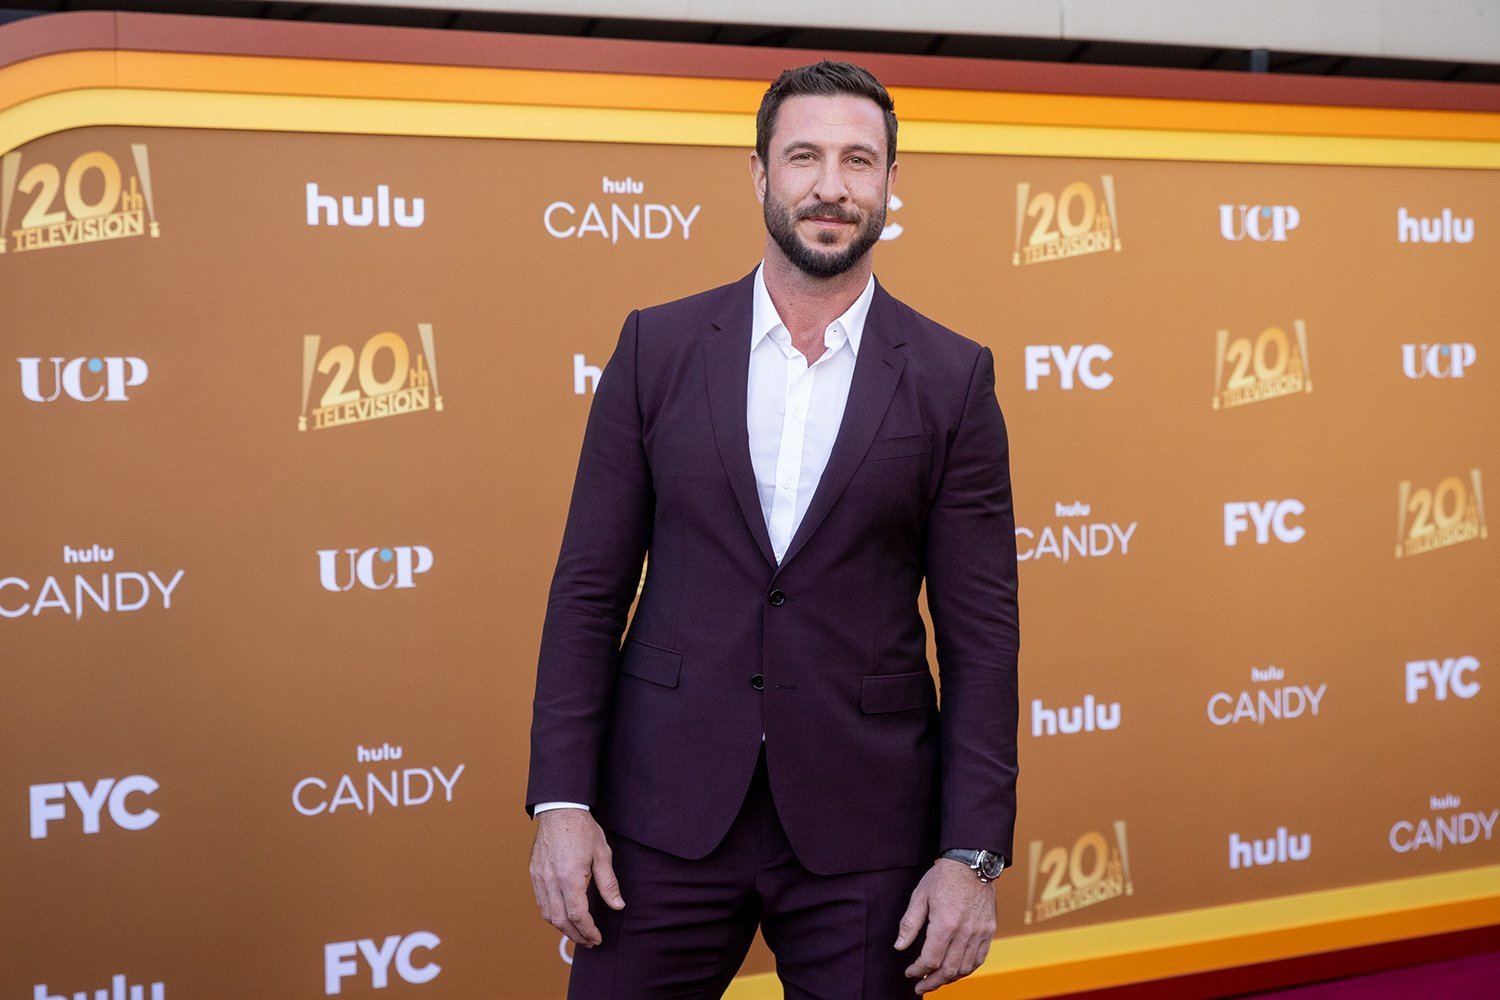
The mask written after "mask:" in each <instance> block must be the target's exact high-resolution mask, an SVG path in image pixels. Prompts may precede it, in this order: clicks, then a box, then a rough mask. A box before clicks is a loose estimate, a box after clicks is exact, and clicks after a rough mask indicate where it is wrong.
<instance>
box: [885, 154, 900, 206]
mask: <svg viewBox="0 0 1500 1000" xmlns="http://www.w3.org/2000/svg"><path fill="white" fill-rule="evenodd" d="M900 166H901V164H899V163H892V164H891V169H890V170H888V171H886V175H885V207H886V208H890V207H891V195H893V194H895V193H896V172H897V169H898V168H899V167H900Z"/></svg>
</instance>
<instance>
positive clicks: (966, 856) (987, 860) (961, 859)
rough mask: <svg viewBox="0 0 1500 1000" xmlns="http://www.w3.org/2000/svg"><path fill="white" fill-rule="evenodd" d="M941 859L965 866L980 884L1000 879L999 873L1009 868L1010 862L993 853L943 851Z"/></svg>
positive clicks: (956, 850)
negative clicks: (977, 878) (977, 877)
mask: <svg viewBox="0 0 1500 1000" xmlns="http://www.w3.org/2000/svg"><path fill="white" fill-rule="evenodd" d="M942 856H943V857H945V858H947V859H948V860H949V861H957V862H958V863H959V864H962V865H967V866H968V867H969V868H970V869H971V870H972V871H973V872H974V874H975V875H977V876H979V881H981V882H993V881H995V879H997V878H999V877H1000V873H1001V872H1003V871H1005V869H1006V868H1009V867H1010V862H1008V861H1006V860H1005V859H1004V858H1003V857H1001V856H1000V855H998V854H996V853H995V852H994V851H965V850H958V849H955V850H951V851H944V852H943V854H942Z"/></svg>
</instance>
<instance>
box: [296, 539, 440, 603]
mask: <svg viewBox="0 0 1500 1000" xmlns="http://www.w3.org/2000/svg"><path fill="white" fill-rule="evenodd" d="M377 562H378V563H379V564H380V565H378V566H377V565H376V564H377ZM341 564H347V566H348V577H347V579H346V580H345V581H344V582H340V580H339V577H340V574H341ZM430 569H432V550H431V549H429V548H428V547H427V546H425V545H397V546H393V547H392V546H387V547H386V548H374V549H365V550H363V551H361V550H359V549H319V550H318V580H319V582H321V583H322V584H323V589H324V590H331V591H333V592H334V593H338V592H340V591H344V590H350V589H352V588H353V586H354V585H355V584H356V583H358V584H359V585H360V586H361V587H364V588H365V589H366V590H385V589H386V588H387V587H394V588H395V589H396V590H410V589H411V588H412V587H415V586H416V585H417V583H416V577H417V576H419V575H421V574H422V573H426V572H427V571H428V570H430Z"/></svg>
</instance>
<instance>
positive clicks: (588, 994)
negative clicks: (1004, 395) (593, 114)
mask: <svg viewBox="0 0 1500 1000" xmlns="http://www.w3.org/2000/svg"><path fill="white" fill-rule="evenodd" d="M895 153H896V118H895V114H894V110H893V104H892V102H891V98H890V96H889V95H888V94H887V93H886V91H885V88H884V87H882V86H881V85H880V84H879V82H877V81H876V80H875V78H874V77H872V76H871V75H870V74H869V73H868V72H866V71H865V70H863V69H860V68H858V67H856V66H852V65H849V64H846V63H833V62H822V63H818V64H817V65H815V66H805V67H802V68H800V69H794V70H788V71H787V72H785V73H783V74H782V75H781V77H780V78H779V79H778V80H777V81H776V82H775V83H774V84H773V85H772V86H771V88H770V89H769V90H768V91H767V92H766V96H765V98H764V100H763V101H762V104H761V108H760V112H759V115H758V116H757V120H756V149H755V152H754V153H753V154H752V155H751V157H750V173H751V177H752V179H753V180H754V183H755V190H756V194H757V196H758V197H759V198H760V201H761V203H762V205H763V207H764V212H765V220H766V230H767V237H766V248H765V260H764V262H763V264H762V265H761V266H760V267H759V268H757V269H756V271H754V272H753V273H752V274H751V275H749V276H747V277H745V278H744V279H742V280H740V281H739V282H737V283H735V284H732V285H727V286H725V287H723V288H718V289H714V290H713V291H709V292H705V293H703V294H700V295H697V296H694V297H692V298H688V299H684V300H681V301H679V302H673V303H670V304H667V305H663V306H657V307H655V308H653V309H647V310H645V311H643V312H636V313H632V314H631V315H630V317H629V318H628V319H627V320H626V322H625V327H624V330H623V331H622V333H621V336H620V343H619V346H618V348H617V349H616V351H615V353H614V356H613V358H612V359H611V360H610V362H609V366H608V368H607V369H606V371H605V373H604V376H603V378H602V379H601V380H600V382H599V385H598V390H597V393H596V395H595V398H594V404H593V409H592V411H591V413H590V415H589V423H588V430H587V432H586V434H585V437H584V443H583V452H582V457H581V459H580V462H579V469H578V479H577V482H576V485H575V487H574V492H573V500H572V507H571V509H570V511H569V515H568V525H567V530H566V533H565V536H564V539H563V545H562V554H561V556H560V558H559V560H558V565H557V572H556V575H555V577H554V579H553V583H552V590H551V595H550V598H549V602H548V608H547V618H546V623H545V626H544V628H543V635H542V648H541V658H540V665H539V668H538V674H537V690H536V702H535V711H534V717H533V723H532V758H531V780H530V788H529V789H528V792H527V803H528V808H529V809H531V810H532V811H533V812H534V814H535V815H536V818H537V836H536V843H535V846H534V848H533V853H532V862H531V874H532V882H533V886H534V888H535V890H536V896H537V903H538V905H539V906H540V908H541V911H542V915H543V917H544V918H545V919H546V920H547V921H548V922H549V923H551V924H552V925H553V926H554V927H557V928H558V929H560V930H562V931H563V932H564V933H565V934H566V935H567V936H568V937H569V938H571V939H572V940H573V941H575V942H576V943H577V944H578V945H580V946H581V947H579V948H578V949H577V950H576V951H575V957H574V963H573V971H572V980H571V983H570V992H569V996H570V997H574V998H582V1000H604V998H615V1000H624V998H641V1000H646V998H651V1000H657V998H667V997H684V998H687V997H716V996H719V995H720V994H721V993H722V992H723V990H724V989H725V987H726V986H727V984H728V983H729V981H730V980H731V978H732V977H733V976H734V973H735V971H736V970H737V969H738V968H739V965H740V963H741V961H742V960H743V958H744V955H745V952H746V949H747V948H748V947H749V944H750V941H751V939H752V937H753V935H754V932H755V929H756V927H757V926H760V928H761V930H762V933H763V935H764V937H765V939H766V942H767V943H768V944H769V946H770V947H771V950H772V951H773V952H774V953H775V955H776V966H777V973H778V975H779V976H780V977H781V980H782V982H783V984H784V986H785V989H786V995H787V996H788V997H795V998H818V1000H850V998H858V997H864V998H869V1000H877V998H887V997H897V996H904V997H911V996H912V995H913V993H914V992H915V993H925V992H928V991H930V990H933V989H936V988H938V987H939V986H941V985H943V984H945V983H948V982H951V981H953V980H954V979H957V978H959V977H960V976H964V975H967V974H969V973H970V972H972V971H973V970H974V969H975V968H977V967H978V966H979V964H980V963H981V962H983V960H984V957H985V955H986V953H987V952H988V949H989V944H990V940H991V938H992V937H993V935H994V929H995V896H994V885H993V882H992V880H993V878H994V877H995V876H996V875H998V874H999V869H1000V868H1001V867H1002V866H1003V863H1004V862H1003V858H1008V857H1009V856H1010V853H1011V835H1012V828H1013V825H1014V818H1015V778H1016V758H1015V748H1016V714H1017V705H1016V674H1015V671H1016V655H1017V648H1018V625H1017V613H1016V558H1015V531H1014V521H1013V516H1012V511H1011V495H1010V475H1009V460H1008V453H1007V443H1006V435H1005V427H1004V423H1003V421H1002V419H1001V416H1000V409H999V406H998V405H997V403H996V400H995V394H994V367H993V360H992V358H991V356H990V352H989V351H988V350H987V349H985V348H982V347H980V346H979V345H977V344H975V343H973V342H971V341H968V340H965V339H963V338H961V337H959V336H958V335H957V334H954V333H952V332H950V331H948V330H945V329H943V328H942V327H940V326H938V325H937V324H936V323H933V322H932V321H931V320H928V319H926V318H925V317H923V316H920V315H919V314H917V313H916V312H914V311H913V310H911V309H910V308H908V307H907V306H905V305H903V304H901V303H900V302H898V301H896V300H895V299H893V298H891V297H890V296H889V295H888V294H887V293H886V292H885V291H884V290H883V289H882V288H881V287H880V286H879V285H878V284H877V283H876V282H875V280H874V277H873V274H872V270H871V269H872V260H871V258H872V251H873V248H874V246H875V244H876V242H877V241H878V240H879V237H880V232H881V229H882V227H883V225H884V220H885V211H886V206H887V202H888V201H889V198H890V193H891V185H892V183H893V182H894V181H895V179H896V163H895ZM648 550H649V553H650V562H649V569H648V571H647V574H646V579H645V585H644V589H643V590H642V592H641V595H640V599H639V603H638V605H637V607H636V610H635V615H634V617H633V619H632V620H631V621H630V631H629V635H628V636H626V637H625V641H624V643H623V645H622V643H621V636H622V634H623V633H624V630H625V626H626V616H627V613H628V611H629V608H630V604H631V600H632V598H633V597H634V596H635V592H636V584H637V581H638V579H639V574H640V571H641V564H642V560H643V558H644V557H645V556H646V554H647V552H648ZM924 578H925V581H926V585H927V599H928V605H929V608H930V610H931V613H932V619H933V626H934V629H935V631H936V639H937V652H938V667H939V671H940V678H941V684H942V695H943V703H942V711H941V714H939V712H938V708H937V697H936V691H935V689H934V685H933V681H932V676H931V673H930V672H929V669H928V665H927V658H926V634H925V628H924V625H923V623H922V619H921V616H920V614H919V611H918V606H917V600H918V593H919V591H920V589H921V586H922V584H923V581H924ZM945 854H946V855H947V856H946V857H943V856H942V855H945ZM591 882H592V886H591V885H590V883H591ZM626 899H628V900H629V905H628V906H627V905H626Z"/></svg>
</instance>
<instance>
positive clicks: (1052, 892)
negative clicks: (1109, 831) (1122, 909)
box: [1025, 819, 1135, 924]
mask: <svg viewBox="0 0 1500 1000" xmlns="http://www.w3.org/2000/svg"><path fill="white" fill-rule="evenodd" d="M1113 832H1114V843H1113V844H1111V843H1110V842H1109V841H1108V840H1107V839H1106V838H1105V836H1104V834H1103V833H1101V832H1099V831H1098V830H1090V831H1089V832H1088V833H1085V834H1084V835H1083V836H1081V837H1079V838H1078V839H1077V840H1075V841H1073V846H1072V847H1071V848H1067V847H1062V846H1057V847H1053V848H1051V849H1050V850H1046V851H1043V849H1042V848H1043V846H1044V845H1043V843H1042V841H1040V840H1033V841H1032V842H1031V850H1030V858H1029V861H1030V864H1029V865H1028V866H1027V867H1028V871H1027V877H1026V916H1025V919H1026V923H1028V924H1031V923H1038V924H1039V923H1041V922H1042V921H1044V920H1051V919H1052V918H1053V917H1060V916H1063V915H1064V914H1067V913H1072V912H1073V911H1075V910H1081V909H1083V908H1084V907H1087V906H1094V905H1096V904H1098V903H1103V902H1105V901H1106V900H1110V899H1115V898H1117V897H1119V896H1129V895H1132V894H1133V893H1134V892H1135V885H1134V883H1133V882H1132V881H1131V879H1130V848H1129V845H1128V843H1127V841H1126V838H1125V821H1124V820H1118V819H1117V820H1115V821H1114V830H1113ZM1043 874H1045V875H1046V878H1047V881H1046V884H1045V885H1043V886H1042V887H1041V894H1040V895H1038V893H1037V879H1038V877H1039V876H1040V875H1043Z"/></svg>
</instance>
